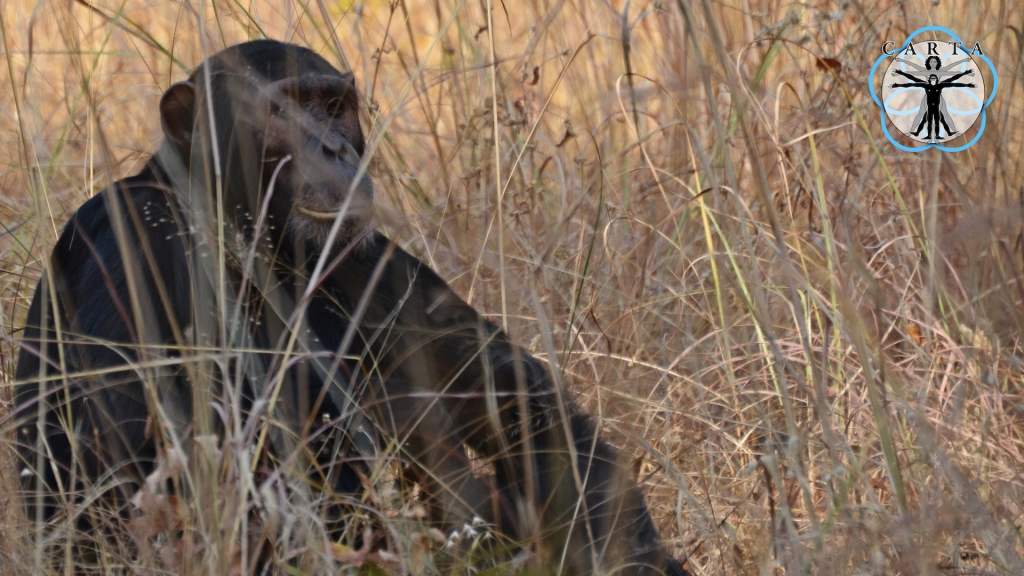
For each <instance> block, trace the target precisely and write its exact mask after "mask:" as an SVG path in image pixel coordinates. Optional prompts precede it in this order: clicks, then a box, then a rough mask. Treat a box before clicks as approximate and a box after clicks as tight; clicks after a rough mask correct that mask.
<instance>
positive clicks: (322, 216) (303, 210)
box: [295, 206, 339, 220]
mask: <svg viewBox="0 0 1024 576" xmlns="http://www.w3.org/2000/svg"><path fill="white" fill-rule="evenodd" d="M295 208H296V209H297V210H298V211H299V213H300V214H302V215H303V216H308V217H309V218H312V219H314V220H334V219H335V218H337V217H338V212H339V211H338V210H333V211H330V212H326V211H322V210H314V209H312V208H307V207H305V206H296V207H295Z"/></svg>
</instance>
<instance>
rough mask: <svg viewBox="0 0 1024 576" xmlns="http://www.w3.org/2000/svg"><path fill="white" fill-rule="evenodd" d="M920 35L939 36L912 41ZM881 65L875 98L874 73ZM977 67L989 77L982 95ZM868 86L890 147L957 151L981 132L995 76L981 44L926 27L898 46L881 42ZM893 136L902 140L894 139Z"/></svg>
mask: <svg viewBox="0 0 1024 576" xmlns="http://www.w3.org/2000/svg"><path fill="white" fill-rule="evenodd" d="M924 32H938V33H939V34H935V35H934V36H937V37H939V38H936V39H934V40H921V39H916V37H917V36H918V35H920V34H922V33H924ZM942 35H945V37H941V36H942ZM885 62H887V65H886V66H885V68H884V69H885V73H884V74H883V75H882V78H881V82H880V84H881V93H882V94H881V98H879V95H878V92H877V91H876V88H875V85H876V83H878V82H876V80H875V75H876V73H877V72H878V70H879V68H880V67H881V65H882V64H883V63H885ZM982 63H983V64H985V65H986V66H987V67H988V70H989V72H990V75H991V77H992V90H991V92H989V93H988V94H987V97H986V93H985V90H986V86H985V77H984V75H983V74H982V70H981V68H980V67H979V64H982ZM869 83H870V89H871V97H872V98H874V100H875V103H876V104H878V105H879V106H880V107H881V108H882V110H881V113H880V115H879V120H880V122H881V123H882V132H883V133H884V134H885V137H886V138H888V139H889V142H892V144H893V146H895V147H897V148H899V149H900V150H904V151H906V152H921V151H922V150H927V149H929V148H938V149H939V150H943V151H945V152H959V151H961V150H966V149H968V148H970V147H971V146H973V145H974V144H975V143H976V142H977V141H978V140H979V139H980V138H981V135H982V134H983V133H984V132H985V108H987V107H988V105H989V104H991V103H992V99H993V98H994V97H995V95H996V89H997V88H998V87H999V77H998V75H997V74H996V69H995V67H994V66H993V65H992V61H991V60H989V59H988V56H985V52H984V51H983V50H982V48H981V44H980V43H978V42H975V43H974V45H973V46H971V45H966V44H964V42H963V41H961V40H960V38H959V37H957V35H956V34H954V33H953V32H952V31H950V30H948V29H946V28H943V27H942V26H925V27H924V28H921V29H920V30H917V31H916V32H914V33H913V34H911V35H910V36H908V37H907V39H906V40H904V41H903V43H902V44H899V45H897V44H896V42H893V41H888V42H885V43H884V44H882V55H881V56H879V57H878V59H877V60H875V64H874V66H872V67H871V76H870V79H869ZM975 126H977V127H976V128H975ZM893 128H894V129H895V130H893ZM893 132H896V133H897V134H900V135H902V136H903V137H905V138H898V137H894V134H893ZM908 139H909V140H908ZM900 140H903V142H901V141H900ZM914 142H919V143H921V145H915V144H914Z"/></svg>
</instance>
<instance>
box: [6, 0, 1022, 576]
mask: <svg viewBox="0 0 1024 576" xmlns="http://www.w3.org/2000/svg"><path fill="white" fill-rule="evenodd" d="M489 4H492V3H489V2H477V1H474V2H455V1H452V0H437V1H431V2H428V1H425V0H404V1H399V2H396V3H394V4H390V3H388V2H382V1H375V2H367V3H364V4H355V3H350V2H338V3H330V2H320V1H314V2H309V3H296V2H290V1H282V2H269V3H254V4H246V3H240V2H234V1H222V0H216V1H215V2H213V3H212V4H211V3H202V4H180V3H171V2H167V3H139V2H132V1H128V2H125V3H120V2H117V1H109V0H101V1H99V2H95V3H93V2H83V1H80V2H77V3H74V4H67V3H40V4H37V3H31V2H25V1H22V0H14V1H9V2H6V3H4V4H3V5H2V6H0V14H2V16H3V21H2V22H0V24H2V26H3V38H2V41H3V50H4V54H3V58H2V60H3V65H2V66H0V86H2V88H0V151H2V153H0V271H2V274H0V378H2V382H3V388H2V391H0V398H2V399H3V401H4V408H3V410H2V412H0V414H3V415H6V414H8V413H9V407H10V400H11V398H12V397H13V394H12V391H11V390H12V384H13V374H14V362H15V358H16V352H17V340H18V338H19V333H20V332H19V329H20V328H21V326H22V324H23V322H24V316H25V313H26V310H27V307H28V302H29V299H30V298H31V294H32V291H33V289H34V286H35V283H36V281H37V279H38V278H39V276H40V274H41V273H42V271H43V269H44V266H43V261H44V260H43V259H44V258H45V256H46V254H48V252H49V250H50V248H51V247H52V246H53V244H54V242H55V239H56V235H57V234H58V233H59V231H60V229H61V226H63V223H64V222H66V220H67V219H68V217H69V216H70V215H71V214H72V213H73V211H74V210H75V209H76V208H77V207H78V206H79V205H80V204H81V203H82V202H83V201H85V200H86V199H87V198H89V197H91V196H92V195H93V194H95V193H97V192H98V191H100V190H102V189H103V187H104V186H106V184H108V183H109V182H111V181H113V180H115V179H117V178H120V177H123V176H126V175H129V174H133V173H134V172H136V171H137V170H138V169H140V168H141V166H142V164H143V163H144V162H145V160H146V159H147V158H148V157H149V156H150V155H151V154H152V153H153V152H154V151H155V150H156V148H157V146H158V145H159V142H160V124H159V119H158V116H157V102H158V99H159V97H160V94H161V93H162V91H163V90H164V89H165V88H166V87H167V86H168V85H170V84H171V83H172V82H174V81H177V80H180V79H182V78H184V77H185V76H186V74H187V73H188V72H189V71H190V67H193V66H195V65H196V64H197V63H198V62H199V61H200V60H201V59H202V56H203V54H209V53H212V52H215V51H216V50H218V49H219V48H221V47H224V46H226V45H230V44H233V43H235V42H239V41H243V40H246V39H251V38H259V37H263V36H264V35H265V36H267V37H271V38H275V39H279V40H287V41H291V42H295V43H298V44H302V45H305V46H308V47H310V48H312V49H314V50H316V51H318V52H320V53H321V54H323V55H324V56H325V57H326V58H327V59H328V60H329V61H331V62H332V63H335V64H336V65H337V66H338V67H339V68H346V67H350V68H351V69H352V70H353V71H354V73H355V76H356V79H357V82H358V86H359V89H360V90H361V94H362V96H363V98H364V99H365V101H366V104H367V111H366V114H365V116H364V120H365V122H364V127H365V128H366V129H368V133H369V136H370V139H371V140H373V141H375V142H377V143H378V144H379V146H378V147H377V149H376V155H375V158H374V162H373V166H372V173H373V176H374V178H375V179H376V184H377V194H378V201H379V207H380V220H381V222H382V227H383V229H384V230H385V231H386V232H387V233H388V234H389V235H390V236H391V237H393V238H396V239H397V240H398V241H399V243H400V244H402V245H403V246H404V247H406V248H407V249H408V250H409V251H410V252H412V253H413V254H415V255H417V256H418V257H420V258H421V259H423V260H425V261H426V262H428V263H429V264H430V265H431V266H432V267H434V268H435V269H436V270H438V271H439V272H440V274H441V276H442V277H444V278H446V279H447V280H448V281H449V282H451V284H452V286H453V287H454V288H455V289H456V291H458V292H459V294H460V295H461V296H463V297H464V298H466V299H467V300H469V301H470V303H471V304H473V305H474V306H475V307H477V308H478V309H480V310H481V311H482V312H484V313H485V314H486V315H488V317H489V318H490V319H492V320H493V321H494V322H495V323H497V324H501V325H506V326H508V328H509V330H510V332H511V333H512V335H513V337H514V338H515V340H516V341H517V342H519V343H522V344H524V345H525V346H527V347H528V348H529V349H530V350H531V351H532V352H534V353H535V354H536V355H537V356H538V357H540V358H542V359H543V360H545V361H557V362H558V363H559V365H558V366H557V368H558V370H559V371H560V373H561V375H562V377H563V380H564V381H565V382H566V383H567V386H568V387H569V389H570V390H571V391H572V392H573V393H574V394H576V395H578V398H579V401H580V403H581V404H582V405H583V407H584V408H585V409H587V410H588V411H590V412H591V413H593V414H596V415H599V417H600V420H601V424H602V426H603V430H605V432H606V433H607V435H608V436H609V437H610V438H611V439H612V441H613V442H614V443H615V444H617V445H618V446H620V447H621V448H622V449H623V450H624V452H625V453H626V454H627V456H628V461H629V462H630V463H631V471H632V472H633V473H634V475H635V476H636V477H637V478H638V479H639V481H640V482H641V485H642V486H643V488H644V490H645V492H646V495H647V501H648V504H649V505H650V507H651V509H652V513H653V514H654V516H655V520H656V523H657V525H658V527H659V529H660V530H661V533H662V535H663V536H664V538H665V539H666V541H667V542H668V544H669V547H670V549H671V550H672V551H673V552H674V553H675V554H676V555H677V556H679V557H680V558H683V557H688V558H689V560H688V561H689V566H690V568H691V570H692V571H693V572H694V574H697V575H705V574H711V575H717V574H806V573H810V574H896V573H900V574H905V575H909V574H935V573H955V572H952V570H953V569H954V568H956V567H961V566H962V567H968V568H971V569H974V570H976V571H975V572H961V573H975V574H987V573H995V574H1024V534H1022V524H1024V504H1022V503H1024V341H1022V338H1021V333H1022V329H1024V196H1022V195H1021V194H1022V193H1021V190H1022V189H1024V165H1022V164H1021V162H1020V157H1021V153H1022V142H1021V141H1022V139H1024V130H1022V129H1021V128H1020V127H1019V126H1020V122H1021V121H1022V120H1024V113H1022V107H1021V104H1020V102H1021V99H1020V97H1019V94H1020V90H1021V86H1019V84H1020V73H1021V72H1022V71H1024V70H1022V69H1021V57H1020V54H1021V46H1022V44H1021V43H1022V42H1024V37H1021V36H1020V35H1019V34H1018V32H1017V31H1019V30H1021V29H1024V28H1022V27H1024V17H1022V11H1021V8H1020V7H1019V6H1017V5H1016V4H1014V3H996V4H991V5H989V4H979V3H975V2H966V1H963V2H945V1H944V2H941V3H939V5H938V6H933V5H932V3H931V2H923V1H915V2H906V3H895V2H892V1H891V0H882V1H879V2H867V3H861V2H833V3H822V4H820V5H819V6H817V7H812V6H807V5H802V4H786V3H778V2H766V1H758V0H743V1H729V2H724V3H714V4H712V3H711V2H710V1H709V0H697V1H694V2H686V1H682V0H681V1H679V2H674V1H673V2H661V1H654V2H647V1H634V2H631V3H629V4H628V11H627V3H625V2H619V1H615V2H609V3H605V2H590V1H565V2H562V1H559V0H531V1H529V2H510V1H508V0H506V1H505V2H493V10H492V12H491V13H490V14H489V15H488V13H487V12H486V11H485V10H486V6H488V5H489ZM90 6H91V8H90ZM200 16H201V17H200ZM927 24H940V25H943V26H947V27H950V28H953V29H955V30H956V31H957V32H958V33H960V34H961V36H962V37H963V38H964V39H965V40H968V39H969V43H972V44H973V42H974V40H975V39H976V40H978V41H980V42H981V43H982V46H983V47H984V49H985V51H986V54H987V55H988V56H989V58H991V60H992V61H993V62H994V64H995V66H996V68H997V70H998V71H999V73H1000V87H999V94H998V96H997V97H996V99H995V102H994V103H993V105H992V107H991V108H990V109H989V111H988V118H989V124H988V128H987V131H986V133H985V135H984V137H983V138H982V139H981V141H980V142H979V143H978V144H977V145H976V146H974V147H973V148H971V149H970V150H969V151H966V152H962V153H958V154H941V153H938V152H937V151H934V150H932V151H929V152H927V153H922V154H907V153H903V152H899V151H897V150H896V149H895V148H893V147H892V146H891V145H890V144H889V143H888V142H887V141H886V140H885V138H884V136H883V135H882V133H881V130H880V128H879V126H878V112H879V110H878V108H877V107H876V106H875V104H874V103H873V102H872V100H871V98H870V95H869V94H868V92H867V75H868V71H869V69H870V66H871V64H872V63H873V61H874V60H875V58H877V57H878V55H879V54H880V50H881V45H882V43H883V42H884V41H886V40H893V41H896V42H901V41H902V40H903V39H904V38H905V37H906V35H907V33H909V32H910V31H913V30H915V29H917V28H919V27H920V26H924V25H927ZM342 54H343V56H342ZM819 58H831V59H835V60H836V61H838V63H839V65H840V68H839V69H838V70H836V69H835V68H831V69H830V68H829V67H828V66H822V65H820V62H821V61H820V60H819ZM495 62H497V65H496V66H495V65H493V64H494V63H495ZM627 71H631V72H632V73H633V75H632V76H626V73H627ZM833 71H835V73H833ZM989 85H991V84H989ZM701 191H704V193H703V194H700V192H701ZM2 422H3V432H4V438H5V441H4V444H3V446H2V447H0V451H2V454H3V455H2V457H0V458H2V462H9V463H10V465H4V466H3V467H2V469H0V482H2V486H3V488H2V489H0V555H2V559H0V565H4V566H10V570H11V571H10V572H9V571H7V570H4V573H24V574H35V573H38V567H36V566H34V564H33V562H34V560H33V557H34V553H35V550H36V549H37V548H36V547H35V546H36V545H35V544H34V543H33V542H32V541H31V538H30V536H31V535H32V534H34V533H35V528H34V527H33V526H32V523H31V522H29V521H27V520H26V519H25V517H24V515H23V514H22V513H21V509H20V506H21V502H20V501H19V500H18V499H17V496H16V494H15V492H16V486H17V482H16V480H17V473H18V471H17V470H16V469H15V467H14V464H13V450H12V449H11V447H10V438H12V436H11V434H12V433H13V431H14V430H15V428H16V427H17V426H18V423H17V422H16V421H14V420H12V419H11V418H10V417H6V419H4V420H3V421H2ZM378 472H379V474H378V475H377V477H376V478H374V480H376V486H377V487H378V491H377V492H376V495H375V496H374V498H376V501H373V502H369V503H368V504H370V505H369V506H366V507H365V510H366V512H365V515H366V516H365V517H366V518H371V517H378V516H379V517H383V518H385V519H386V522H388V523H389V524H388V525H389V526H391V528H392V530H391V533H390V535H389V536H388V537H387V538H390V540H389V542H390V543H392V544H393V543H395V542H400V543H402V544H403V545H402V547H401V550H403V551H404V554H403V555H398V556H382V555H381V554H380V553H377V555H376V556H373V555H366V554H364V555H363V556H362V557H360V556H359V555H358V554H359V551H355V550H350V549H344V547H343V546H342V545H341V544H337V547H336V548H335V549H324V550H322V551H321V552H322V554H323V557H324V558H326V557H327V556H329V555H330V554H334V556H335V558H336V559H340V560H342V563H345V561H348V563H350V564H351V563H356V562H355V560H360V561H369V562H373V563H375V564H377V565H380V566H382V567H384V569H386V570H388V571H391V572H394V573H400V572H401V568H400V567H401V566H403V565H404V566H405V567H406V569H407V570H409V571H410V572H411V573H414V574H421V573H428V572H431V571H438V570H443V569H445V568H444V567H445V566H449V565H456V566H458V563H457V562H452V561H451V560H450V559H446V558H445V554H447V552H446V551H445V542H443V540H445V537H446V535H440V536H441V537H440V538H439V537H438V536H439V535H438V534H433V533H431V531H430V530H429V529H428V528H426V527H425V526H424V525H423V524H422V523H421V522H420V519H421V515H420V514H419V512H418V510H417V509H416V508H415V504H414V503H410V502H409V501H408V499H404V498H402V497H401V496H402V495H401V494H398V493H397V492H395V483H394V482H393V481H394V478H395V474H394V471H393V470H389V469H387V468H386V467H383V466H382V468H381V469H380V470H379V471H378ZM215 502H217V503H218V505H219V506H223V509H222V510H204V509H203V508H202V507H201V506H200V505H199V504H198V503H191V505H192V508H190V512H188V513H184V516H185V517H186V518H187V521H188V522H193V523H194V525H192V528H193V529H194V530H195V531H196V532H197V533H201V534H200V537H197V538H196V539H195V540H193V541H191V542H192V543H193V544H194V543H196V542H205V543H206V544H208V545H209V544H214V543H216V544H217V545H218V546H220V552H213V553H211V552H209V549H210V548H213V546H207V547H206V548H205V550H207V551H206V552H202V553H200V554H198V555H196V556H194V557H189V560H188V561H186V562H182V563H181V564H179V565H178V567H177V568H175V569H176V570H178V571H179V572H181V573H186V572H188V573H217V572H218V571H219V570H224V569H228V568H230V567H231V566H232V564H231V562H233V561H234V560H233V559H234V558H235V557H236V556H237V555H238V554H240V552H238V551H239V550H241V548H242V547H243V546H245V545H248V544H243V543H244V542H245V538H244V537H243V536H240V535H239V534H238V533H235V532H232V531H231V530H225V531H219V532H218V531H217V530H215V529H214V528H213V527H211V526H212V525H213V524H210V523H206V522H207V521H209V520H211V518H213V517H214V516H217V514H215V512H223V513H224V515H225V516H226V515H227V512H228V511H229V510H233V508H232V507H238V506H240V505H241V504H240V503H239V502H234V501H232V500H231V499H230V498H228V497H224V498H222V499H221V500H215ZM358 504H359V506H363V504H365V503H358ZM294 514H297V515H299V516H302V517H310V518H312V517H314V516H315V515H316V510H312V509H309V510H300V511H297V512H294ZM286 521H287V520H282V522H286ZM352 529H353V530H361V529H362V526H361V525H359V524H358V523H353V528H352ZM204 530H205V532H203V531H204ZM183 541H184V540H183ZM190 545H191V544H190ZM310 546H311V547H315V544H314V543H311V544H310ZM396 549H398V548H395V547H389V548H388V550H389V551H390V552H385V554H389V553H391V554H394V553H395V550H396ZM118 552H119V551H118V550H117V549H116V547H115V546H113V545H111V549H110V553H111V556H112V557H115V556H116V555H117V554H118ZM151 552H152V554H153V555H154V557H153V558H152V559H148V560H145V562H151V564H144V565H145V566H155V565H157V564H159V562H163V561H164V560H163V559H161V558H164V559H165V557H171V558H173V557H175V554H178V556H177V558H180V557H182V556H181V555H182V554H184V552H182V551H180V550H169V549H166V547H165V548H163V549H154V550H153V551H151ZM160 554H164V555H165V556H160ZM346 554H348V555H349V556H346ZM353 555H354V556H353ZM158 557H159V558H158ZM322 562H323V564H322V565H328V564H329V563H330V562H331V561H330V560H328V559H323V560H322ZM172 564H173V563H172ZM164 566H167V567H169V566H170V565H168V564H164ZM438 566H440V567H441V568H438ZM230 569H233V568H230ZM456 569H457V568H452V570H456ZM986 571H987V572H986ZM225 573H226V572H225Z"/></svg>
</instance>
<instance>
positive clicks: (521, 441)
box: [392, 250, 677, 574]
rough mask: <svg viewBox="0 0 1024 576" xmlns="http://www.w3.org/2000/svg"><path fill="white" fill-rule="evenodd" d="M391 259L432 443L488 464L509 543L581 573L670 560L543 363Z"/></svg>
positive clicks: (622, 475)
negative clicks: (436, 414)
mask: <svg viewBox="0 0 1024 576" xmlns="http://www.w3.org/2000/svg"><path fill="white" fill-rule="evenodd" d="M392 260H393V261H394V262H395V263H397V264H400V265H398V266H395V269H397V270H404V272H397V273H395V275H394V276H393V277H394V278H396V279H397V278H400V277H402V276H404V277H406V278H412V279H414V284H413V289H412V292H413V293H414V294H413V295H411V296H410V297H408V298H407V299H406V303H405V304H404V306H403V309H405V310H408V311H409V314H407V315H405V316H406V317H405V318H404V319H403V320H400V322H401V323H403V324H406V326H408V323H409V322H418V323H422V324H421V326H422V329H421V330H420V331H419V337H418V338H416V337H414V341H412V342H410V344H412V346H413V347H414V348H416V349H419V350H422V351H423V352H424V355H425V356H426V357H427V361H426V362H424V364H426V365H428V367H427V370H426V371H427V372H433V374H434V378H436V382H435V383H433V386H434V391H435V392H437V396H438V398H439V399H440V402H442V403H443V405H444V407H445V412H446V413H447V415H448V416H449V417H450V419H451V421H452V426H454V431H453V432H452V433H449V432H446V433H445V434H444V436H445V438H435V439H434V440H435V445H436V443H437V442H441V443H444V442H445V441H447V442H450V443H454V444H456V445H458V443H460V442H461V443H465V444H466V445H468V446H469V447H471V448H472V449H473V450H474V451H476V452H478V453H480V454H482V455H483V456H484V457H486V458H487V459H488V461H490V462H492V463H493V464H494V465H495V469H496V476H497V478H496V480H497V484H498V488H499V491H500V492H501V494H502V502H501V508H502V510H503V512H504V513H501V514H499V515H497V516H494V517H493V519H494V521H496V522H506V523H511V524H512V525H513V526H511V528H512V533H515V534H518V535H519V536H520V537H529V536H539V537H541V538H542V539H543V540H544V541H546V542H549V543H550V542H561V543H562V545H563V546H564V547H566V548H567V552H568V554H567V555H566V560H565V562H566V565H565V566H564V568H565V573H580V574H589V573H592V572H593V571H594V565H593V562H594V560H595V559H596V560H597V562H598V563H599V564H600V565H602V566H603V567H604V568H610V567H613V566H620V565H625V564H631V565H633V566H644V565H646V566H649V567H650V572H649V573H651V574H657V573H660V571H661V570H665V568H664V567H665V566H666V563H674V560H671V559H668V558H666V557H665V555H664V549H663V547H662V545H661V541H660V538H659V536H658V533H657V531H656V530H655V528H654V525H653V523H652V521H651V518H650V514H649V513H648V510H647V507H646V505H645V504H644V500H643V496H642V494H641V492H640V491H639V489H638V487H637V486H636V485H635V483H634V481H633V480H632V479H631V478H630V477H629V475H628V473H627V472H626V470H625V469H624V468H623V467H622V466H621V464H620V460H619V456H618V454H617V453H616V451H615V450H614V449H613V448H612V447H611V446H609V445H608V444H607V443H605V442H604V441H603V440H601V439H600V437H599V434H598V430H597V428H596V426H595V424H594V422H593V420H592V419H591V418H590V417H588V416H587V415H585V414H582V413H580V412H579V410H578V409H577V407H576V406H575V404H574V403H573V402H571V401H569V400H567V399H565V398H564V395H562V394H563V393H562V392H561V391H560V390H558V389H557V387H556V384H555V383H554V381H553V379H552V377H551V373H550V372H549V370H548V367H547V366H545V365H544V364H542V363H541V362H540V361H538V360H537V359H536V358H534V357H533V356H531V355H530V354H529V353H527V352H526V351H525V350H524V349H522V348H520V347H518V346H515V345H514V344H512V343H511V342H510V340H509V338H508V336H507V335H506V334H505V332H504V331H502V330H500V329H499V328H498V327H497V326H495V325H494V324H492V323H491V322H488V321H486V320H485V319H483V318H481V317H480V315H479V314H478V313H477V312H476V311H475V310H474V309H473V308H472V307H471V306H470V305H469V304H467V303H466V302H465V301H463V300H462V299H461V298H459V297H458V295H456V294H455V293H454V292H453V291H452V289H451V288H450V287H449V286H448V285H447V284H446V283H445V282H444V280H442V279H441V278H440V277H439V276H438V275H437V274H436V273H434V272H433V271H432V270H430V269H429V268H428V267H427V266H426V265H425V264H423V263H422V262H419V261H418V260H416V259H415V258H413V257H412V256H410V255H408V254H406V253H404V252H402V251H400V250H396V251H395V254H394V255H393V256H392ZM414 301H416V302H417V303H419V304H420V305H421V306H422V311H423V312H422V316H420V315H419V314H416V312H417V310H415V308H418V306H411V303H412V302H414ZM414 317H418V318H415V319H414ZM412 331H413V330H408V332H412ZM415 340H418V341H415ZM426 385H429V384H426ZM421 386H422V384H421ZM560 395H562V397H560ZM426 434H427V435H428V436H429V431H426ZM574 459H575V462H574ZM574 465H575V466H574ZM574 467H575V470H574ZM581 490H582V491H581ZM581 495H582V503H583V504H584V505H582V506H580V505H578V503H579V502H581ZM510 500H511V501H510ZM516 501H519V502H527V503H528V506H527V507H526V508H525V509H526V510H531V511H532V513H533V514H534V516H533V517H530V513H527V515H526V517H524V516H523V515H522V511H523V510H524V508H523V507H519V506H517V505H516ZM516 511H518V512H519V513H518V514H517V513H516ZM538 526H539V527H540V532H539V533H538V532H537V528H538ZM503 528H508V527H507V526H506V527H503ZM676 565H677V564H676ZM632 570H636V571H635V572H634V571H632ZM625 573H638V574H644V573H648V572H646V571H645V569H636V568H633V569H631V570H627V571H626V572H625Z"/></svg>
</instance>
